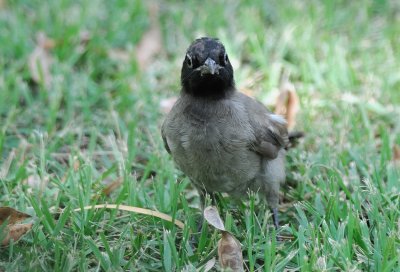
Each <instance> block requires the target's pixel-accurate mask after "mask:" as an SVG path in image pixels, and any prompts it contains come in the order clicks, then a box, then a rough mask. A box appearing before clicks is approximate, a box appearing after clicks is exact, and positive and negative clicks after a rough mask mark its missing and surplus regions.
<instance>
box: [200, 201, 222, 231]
mask: <svg viewBox="0 0 400 272" xmlns="http://www.w3.org/2000/svg"><path fill="white" fill-rule="evenodd" d="M204 219H205V220H206V221H207V222H208V223H209V224H210V225H212V226H213V227H214V228H216V229H219V230H222V231H225V226H224V222H223V221H222V219H221V217H220V216H219V213H218V210H217V208H216V207H213V206H208V207H206V208H205V209H204Z"/></svg>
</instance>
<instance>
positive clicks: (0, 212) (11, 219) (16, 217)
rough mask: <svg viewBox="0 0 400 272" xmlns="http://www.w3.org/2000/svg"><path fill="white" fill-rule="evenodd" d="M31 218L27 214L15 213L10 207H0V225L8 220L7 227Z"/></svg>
mask: <svg viewBox="0 0 400 272" xmlns="http://www.w3.org/2000/svg"><path fill="white" fill-rule="evenodd" d="M29 217H31V216H30V215H29V214H26V213H23V212H20V211H17V210H15V209H13V208H11V207H0V225H1V224H3V223H4V222H5V221H6V220H7V218H8V225H13V224H16V223H19V222H21V221H22V220H25V219H27V218H29Z"/></svg>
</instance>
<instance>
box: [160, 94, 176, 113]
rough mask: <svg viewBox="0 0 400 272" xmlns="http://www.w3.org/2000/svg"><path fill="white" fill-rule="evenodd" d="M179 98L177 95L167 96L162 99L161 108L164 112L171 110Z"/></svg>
mask: <svg viewBox="0 0 400 272" xmlns="http://www.w3.org/2000/svg"><path fill="white" fill-rule="evenodd" d="M177 100H178V97H177V96H173V97H170V98H165V99H162V100H161V101H160V110H161V112H162V113H164V114H167V113H168V112H170V111H171V109H172V107H173V106H174V104H175V102H176V101H177Z"/></svg>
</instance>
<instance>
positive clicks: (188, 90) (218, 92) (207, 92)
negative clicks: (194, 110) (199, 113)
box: [182, 83, 235, 100]
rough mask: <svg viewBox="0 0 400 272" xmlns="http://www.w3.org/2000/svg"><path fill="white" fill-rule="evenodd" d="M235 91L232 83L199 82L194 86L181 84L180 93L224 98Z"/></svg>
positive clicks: (217, 98) (213, 98) (215, 98)
mask: <svg viewBox="0 0 400 272" xmlns="http://www.w3.org/2000/svg"><path fill="white" fill-rule="evenodd" d="M234 92H235V86H234V83H232V84H223V85H222V84H207V83H205V84H199V85H195V86H185V85H183V86H182V93H184V94H187V95H190V96H192V97H195V98H199V99H205V100H219V99H225V98H227V97H229V96H230V95H232V94H233V93H234Z"/></svg>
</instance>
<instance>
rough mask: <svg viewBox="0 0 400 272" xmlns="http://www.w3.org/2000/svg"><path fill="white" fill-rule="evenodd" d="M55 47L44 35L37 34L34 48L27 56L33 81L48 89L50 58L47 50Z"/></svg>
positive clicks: (41, 33)
mask: <svg viewBox="0 0 400 272" xmlns="http://www.w3.org/2000/svg"><path fill="white" fill-rule="evenodd" d="M54 46H55V42H54V41H53V40H52V39H49V38H48V37H47V36H46V34H45V33H43V32H39V33H38V34H37V35H36V48H35V49H34V50H33V52H32V53H31V54H30V56H29V61H28V64H29V71H30V73H31V77H32V79H33V81H35V82H36V83H38V84H43V85H45V86H46V87H49V86H50V84H51V80H52V77H51V73H50V67H51V63H52V58H51V56H50V53H49V50H50V49H51V48H53V47H54Z"/></svg>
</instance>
